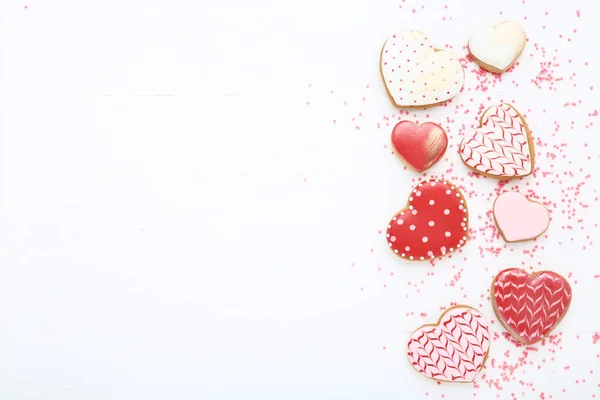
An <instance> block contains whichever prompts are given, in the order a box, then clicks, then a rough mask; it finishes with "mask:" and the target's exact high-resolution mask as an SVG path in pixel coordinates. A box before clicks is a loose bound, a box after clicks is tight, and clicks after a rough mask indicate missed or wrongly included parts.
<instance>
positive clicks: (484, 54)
mask: <svg viewBox="0 0 600 400" xmlns="http://www.w3.org/2000/svg"><path fill="white" fill-rule="evenodd" d="M526 41H527V37H526V36H525V31H524V30H523V28H521V25H519V24H517V23H516V22H512V21H506V22H503V23H501V24H500V25H497V26H486V27H484V28H481V29H480V30H478V31H477V32H475V33H474V34H473V36H471V38H470V39H469V52H470V53H471V56H473V59H474V60H475V62H476V63H477V64H479V65H480V66H481V67H482V68H485V69H487V70H488V71H490V72H495V73H498V74H500V73H502V72H504V71H506V70H507V69H509V68H510V67H511V66H512V65H513V64H514V63H515V61H517V59H518V58H519V56H520V55H521V53H522V52H523V49H524V48H525V43H526Z"/></svg>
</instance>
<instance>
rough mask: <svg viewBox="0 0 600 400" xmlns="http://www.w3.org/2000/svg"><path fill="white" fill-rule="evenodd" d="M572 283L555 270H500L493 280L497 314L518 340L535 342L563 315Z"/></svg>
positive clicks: (528, 343)
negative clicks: (528, 271)
mask: <svg viewBox="0 0 600 400" xmlns="http://www.w3.org/2000/svg"><path fill="white" fill-rule="evenodd" d="M571 297H572V292H571V285H569V282H567V280H566V279H565V278H563V277H562V276H560V275H559V274H557V273H556V272H552V271H541V272H535V273H533V274H528V273H527V272H525V271H523V270H522V269H518V268H510V269H505V270H504V271H501V272H500V273H499V274H498V275H496V277H495V278H494V280H493V281H492V289H491V298H492V306H493V307H494V311H495V312H496V316H497V317H498V319H499V320H500V323H501V324H502V326H504V328H505V329H506V330H507V331H508V332H509V333H510V334H511V335H512V336H513V337H514V338H515V339H517V340H518V341H520V342H521V343H523V344H525V345H532V344H534V343H537V342H539V341H540V340H542V339H544V338H545V337H546V336H548V335H549V334H550V332H552V330H553V329H554V328H555V327H556V326H557V325H558V324H559V323H560V321H561V320H562V319H563V317H564V316H565V314H566V313H567V310H568V309H569V305H570V304H571Z"/></svg>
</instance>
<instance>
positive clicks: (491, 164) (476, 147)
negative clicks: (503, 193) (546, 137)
mask: <svg viewBox="0 0 600 400" xmlns="http://www.w3.org/2000/svg"><path fill="white" fill-rule="evenodd" d="M459 153H460V157H461V158H462V160H463V162H464V163H465V164H466V165H467V167H469V168H472V169H474V170H475V171H477V172H479V173H480V174H482V175H486V176H489V177H492V178H496V179H514V178H519V177H523V176H527V175H529V174H531V173H532V172H533V168H534V146H533V139H532V138H531V134H530V132H529V128H528V127H527V124H526V123H525V119H523V116H522V115H521V114H520V113H519V112H518V111H517V110H516V109H515V108H514V107H513V106H511V105H510V104H500V105H497V106H493V107H490V108H488V109H487V110H486V111H485V112H484V113H483V115H482V116H481V122H480V126H479V128H476V129H474V130H473V131H471V132H470V133H467V134H466V135H465V136H464V137H463V141H462V143H461V144H460V147H459Z"/></svg>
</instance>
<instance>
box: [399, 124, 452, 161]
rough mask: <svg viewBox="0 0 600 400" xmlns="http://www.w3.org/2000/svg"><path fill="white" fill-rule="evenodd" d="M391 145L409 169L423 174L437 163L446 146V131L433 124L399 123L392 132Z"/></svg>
mask: <svg viewBox="0 0 600 400" xmlns="http://www.w3.org/2000/svg"><path fill="white" fill-rule="evenodd" d="M392 144H393V145H394V149H396V152H397V153H398V155H399V156H400V158H401V159H402V160H403V161H404V163H405V164H407V165H408V166H409V167H411V168H413V169H415V170H417V171H419V172H423V171H425V170H426V169H427V168H429V167H431V166H432V165H433V164H435V163H436V162H438V160H439V159H440V158H442V156H443V155H444V152H445V151H446V147H447V146H448V136H447V135H446V131H444V129H443V128H442V127H441V126H439V125H438V124H434V123H433V122H426V123H424V124H422V125H417V124H415V123H414V122H411V121H400V122H399V123H398V124H397V125H396V126H395V127H394V130H393V131H392Z"/></svg>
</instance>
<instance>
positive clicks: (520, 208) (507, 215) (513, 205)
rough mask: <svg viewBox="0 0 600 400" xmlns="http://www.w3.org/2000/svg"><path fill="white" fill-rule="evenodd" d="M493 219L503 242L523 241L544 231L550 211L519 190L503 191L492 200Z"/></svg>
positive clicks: (546, 227)
mask: <svg viewBox="0 0 600 400" xmlns="http://www.w3.org/2000/svg"><path fill="white" fill-rule="evenodd" d="M494 220H495V221H496V226H497V227H498V231H500V235H501V236H502V239H504V241H505V242H508V243H512V242H524V241H527V240H531V239H534V238H536V237H538V236H541V235H542V234H543V233H544V232H546V229H548V225H549V224H550V213H549V212H548V209H547V208H546V207H545V206H544V205H543V204H541V203H538V202H535V201H531V200H529V199H528V198H527V197H525V196H524V195H522V194H521V193H519V192H505V193H502V194H501V195H500V196H498V197H497V198H496V201H494Z"/></svg>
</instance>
